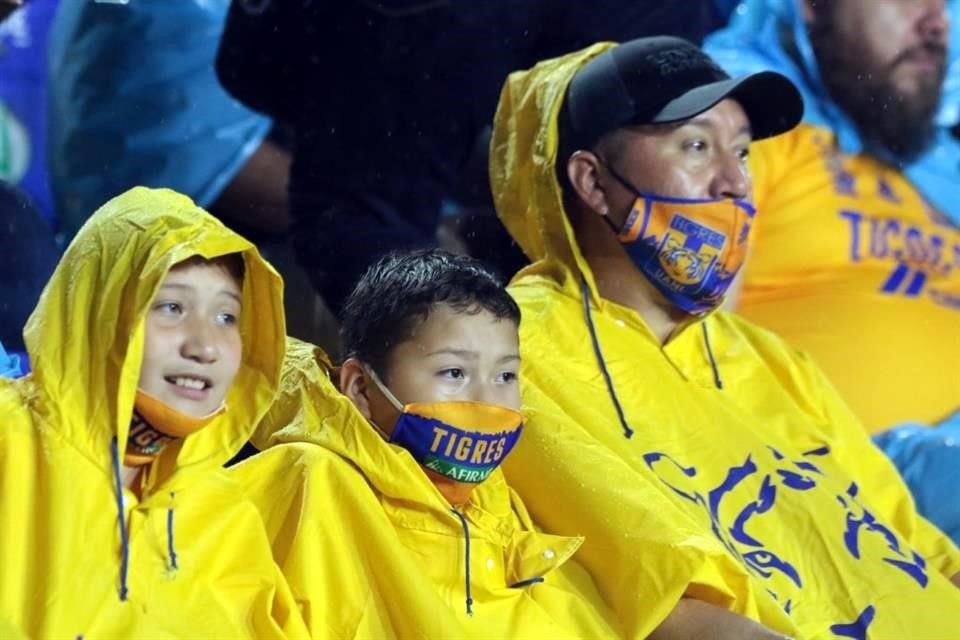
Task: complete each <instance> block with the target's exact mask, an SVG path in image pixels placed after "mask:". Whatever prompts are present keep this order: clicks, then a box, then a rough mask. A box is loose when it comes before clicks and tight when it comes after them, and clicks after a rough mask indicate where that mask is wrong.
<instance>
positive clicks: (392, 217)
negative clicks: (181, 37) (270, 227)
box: [217, 0, 722, 311]
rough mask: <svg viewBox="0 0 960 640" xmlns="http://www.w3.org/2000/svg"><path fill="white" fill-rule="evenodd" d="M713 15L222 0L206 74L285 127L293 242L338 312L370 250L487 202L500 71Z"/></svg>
mask: <svg viewBox="0 0 960 640" xmlns="http://www.w3.org/2000/svg"><path fill="white" fill-rule="evenodd" d="M720 13H722V11H721V10H720V9H718V8H717V5H716V4H715V3H714V2H713V1H710V0H701V1H693V0H691V1H687V2H676V1H671V0H632V1H631V0H592V1H590V2H587V1H586V0H576V1H572V2H571V1H562V0H552V1H551V0H530V1H528V2H518V1H517V0H484V1H483V2H467V1H465V0H448V1H443V0H435V1H430V0H421V1H413V0H392V1H383V2H374V1H363V0H355V1H350V2H321V1H320V0H285V1H282V2H281V1H279V0H276V1H273V2H271V0H234V1H233V4H232V6H231V9H230V13H229V16H228V19H227V26H226V30H225V32H224V35H223V40H222V42H221V46H220V51H219V55H218V59H217V72H218V75H219V77H220V80H221V82H222V83H223V84H224V86H225V87H226V88H227V90H228V91H230V92H231V93H233V94H234V95H235V96H236V97H237V98H238V99H240V100H241V101H243V102H244V103H246V104H247V105H248V106H250V107H251V108H253V109H256V110H258V111H262V112H264V113H266V114H268V115H270V116H272V117H274V118H275V119H276V120H278V121H280V122H282V123H285V124H289V125H292V126H293V128H294V130H295V132H296V140H295V152H294V164H293V169H292V173H291V177H290V195H291V208H292V212H293V215H294V217H295V219H296V226H295V228H294V231H293V235H294V241H295V246H296V247H297V248H298V254H299V256H300V260H301V262H302V263H303V264H304V266H305V267H306V268H307V270H308V272H309V273H310V274H311V277H312V279H313V282H314V285H315V286H316V287H317V288H318V290H319V292H320V293H321V294H322V295H323V296H324V298H325V299H326V301H327V303H328V304H329V305H330V306H331V307H332V308H333V309H334V310H335V311H338V310H339V307H340V304H341V303H342V300H343V298H344V297H345V296H346V294H347V293H348V292H349V291H350V290H351V288H352V287H353V284H354V282H355V281H356V279H357V278H358V277H359V275H360V273H361V272H362V271H363V269H364V268H365V267H366V266H368V265H369V264H370V263H371V262H373V261H374V260H376V258H378V257H379V256H381V255H382V254H383V253H386V252H388V251H391V250H396V249H406V248H412V247H420V246H431V245H434V244H435V243H436V240H435V230H436V227H437V222H438V219H439V217H440V213H441V207H442V205H443V204H444V202H445V201H455V202H457V203H458V204H459V205H466V206H481V207H490V208H492V202H491V199H490V195H489V187H488V185H487V180H486V138H485V134H486V132H488V127H489V124H490V122H491V121H492V119H493V113H494V110H495V108H496V103H497V98H498V96H499V93H500V87H501V85H502V84H503V81H504V80H505V79H506V76H507V74H509V73H510V72H511V71H513V70H516V69H522V68H527V67H530V66H532V65H533V64H535V63H536V62H537V61H538V60H541V59H544V58H548V57H551V56H555V55H558V54H561V53H564V52H567V51H572V50H575V49H578V48H581V47H584V46H586V45H588V44H591V43H593V42H596V41H600V40H615V41H622V40H628V39H632V38H636V37H640V36H644V35H653V34H660V33H671V34H677V35H682V36H685V37H688V38H690V39H692V40H694V41H698V42H699V41H700V40H701V39H702V37H703V36H704V35H705V34H706V33H707V32H708V31H709V30H711V29H712V28H713V27H715V26H718V25H719V24H721V23H722V17H721V16H720V15H719V14H720ZM507 246H509V245H507ZM488 248H489V247H488ZM504 250H508V249H506V248H505V249H504Z"/></svg>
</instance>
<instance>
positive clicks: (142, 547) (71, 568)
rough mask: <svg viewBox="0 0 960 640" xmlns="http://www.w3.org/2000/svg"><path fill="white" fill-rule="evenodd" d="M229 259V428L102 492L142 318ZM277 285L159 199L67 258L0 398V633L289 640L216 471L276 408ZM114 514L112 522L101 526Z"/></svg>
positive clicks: (236, 242)
mask: <svg viewBox="0 0 960 640" xmlns="http://www.w3.org/2000/svg"><path fill="white" fill-rule="evenodd" d="M233 252H243V255H244V258H245V263H246V276H245V278H244V283H243V308H244V312H243V313H242V317H241V324H240V330H241V334H242V336H243V346H244V350H243V364H242V366H241V370H240V372H239V374H238V375H237V378H236V380H235V382H234V384H233V387H232V388H231V390H230V392H229V394H228V396H227V399H226V402H227V406H228V410H227V412H226V413H225V414H223V415H222V416H220V417H219V418H217V419H216V420H214V421H213V422H212V423H211V424H209V425H208V426H207V427H206V428H204V429H203V430H201V431H199V432H198V433H196V434H194V435H191V436H189V437H188V438H186V439H185V440H183V441H180V442H178V443H175V444H171V445H170V446H168V447H167V449H166V450H164V452H163V453H162V454H161V456H160V458H159V459H158V460H157V461H156V462H154V463H153V464H152V465H150V467H149V469H148V471H147V472H146V473H147V475H146V477H145V482H144V485H143V493H142V495H143V498H142V499H138V498H137V497H136V496H135V495H134V494H133V492H131V491H129V490H127V489H122V490H118V486H122V485H119V483H118V477H119V472H118V468H117V467H116V466H115V465H116V464H117V458H116V457H115V453H114V452H115V451H119V452H120V454H121V455H122V453H123V452H124V451H125V449H126V441H127V432H128V427H129V424H130V419H131V414H132V410H133V403H134V395H135V392H136V386H137V381H138V378H139V371H140V363H141V359H142V355H143V343H144V318H145V314H146V311H147V309H148V307H149V305H150V303H151V301H152V299H153V297H154V295H155V292H156V290H157V289H158V287H159V286H160V284H161V283H162V281H163V279H164V278H165V276H166V274H167V271H168V270H169V269H170V267H171V266H172V265H174V264H176V263H178V262H180V261H182V260H184V259H186V258H188V257H190V256H193V255H202V256H205V257H208V258H210V257H215V256H218V255H223V254H227V253H233ZM281 295H282V283H281V281H280V278H279V276H277V274H276V273H275V272H274V271H273V269H272V268H270V267H269V266H268V265H267V264H266V263H265V262H264V261H263V260H262V259H261V258H260V256H259V254H258V253H257V251H256V249H254V248H253V246H252V245H251V244H250V243H249V242H247V241H246V240H244V239H243V238H241V237H240V236H238V235H237V234H235V233H233V232H231V231H230V230H228V229H227V228H225V227H224V226H223V225H222V224H220V223H219V222H217V221H216V220H215V219H214V218H212V217H211V216H210V215H208V214H207V213H205V212H204V211H203V210H201V209H200V208H198V207H196V206H195V205H194V204H193V203H192V202H191V201H190V200H189V199H188V198H186V197H184V196H181V195H179V194H176V193H173V192H171V191H153V190H148V189H144V188H137V189H133V190H131V191H129V192H127V193H125V194H123V195H121V196H119V197H117V198H114V199H113V200H111V201H110V202H108V203H107V204H106V205H104V206H103V207H102V208H101V209H100V210H99V211H98V212H97V213H96V214H94V215H93V216H92V217H91V218H90V220H89V221H88V222H87V224H86V225H85V226H84V228H83V229H82V230H81V231H80V233H79V234H78V235H77V237H76V238H75V240H74V241H73V243H72V244H71V245H70V247H69V248H68V249H67V252H66V254H65V255H64V257H63V259H62V260H61V262H60V265H59V266H58V267H57V270H56V272H55V273H54V275H53V277H52V278H51V279H50V282H49V283H48V284H47V287H46V289H45V290H44V292H43V295H42V297H41V299H40V302H39V304H38V306H37V309H36V311H34V313H33V315H32V316H31V318H30V321H29V322H28V324H27V327H26V330H25V332H24V334H25V337H26V343H27V348H28V350H29V354H30V359H31V364H32V365H33V373H32V374H30V375H29V376H27V377H25V378H21V379H19V380H14V381H8V380H3V381H0V416H3V429H2V430H0V554H2V555H0V567H2V571H0V617H3V618H7V619H9V620H11V621H12V622H13V623H14V624H15V625H17V626H19V627H21V628H22V629H23V630H24V631H25V632H26V633H27V634H28V635H29V636H30V637H34V638H71V639H73V638H81V637H82V638H84V639H85V640H96V639H98V638H103V639H106V638H109V639H113V638H126V637H130V638H133V637H136V638H231V639H232V638H253V637H256V638H272V637H284V636H289V637H302V636H303V635H304V634H305V631H304V628H303V622H302V619H301V618H300V616H299V612H297V611H296V609H295V605H294V604H293V601H292V599H291V597H290V592H289V590H288V588H287V586H286V582H285V581H284V580H283V577H282V576H281V575H280V573H279V570H278V568H277V566H276V564H275V563H274V562H273V560H272V557H271V553H270V547H269V542H268V541H267V538H266V535H265V532H264V527H263V523H262V521H261V520H260V517H259V515H258V513H257V511H256V509H255V508H254V507H253V505H252V504H251V503H250V502H248V501H247V500H246V499H245V498H244V497H243V493H242V490H241V489H240V487H239V485H237V483H236V482H234V481H233V480H231V479H230V478H229V477H228V476H227V474H226V472H225V471H224V470H223V469H221V465H222V464H223V463H224V462H226V461H227V460H228V459H229V458H230V457H231V456H232V455H233V454H235V453H236V452H237V451H238V450H239V449H240V448H241V446H242V445H243V443H244V442H245V441H246V440H247V438H248V437H249V435H250V433H251V432H252V430H253V427H254V425H255V424H256V423H257V421H258V420H259V418H260V417H261V415H262V414H263V413H264V412H265V411H266V409H267V408H268V407H269V404H270V400H271V398H272V396H273V394H274V392H275V390H276V387H277V384H278V379H279V373H280V364H281V359H282V354H283V340H284V321H283V312H282V305H281ZM118 508H122V510H123V514H124V519H123V521H122V524H123V525H124V526H123V527H121V521H120V520H119V518H118Z"/></svg>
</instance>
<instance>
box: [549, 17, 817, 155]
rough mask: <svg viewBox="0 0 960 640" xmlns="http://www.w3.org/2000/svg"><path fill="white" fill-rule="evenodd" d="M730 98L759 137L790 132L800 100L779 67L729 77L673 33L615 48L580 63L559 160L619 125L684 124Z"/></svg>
mask: <svg viewBox="0 0 960 640" xmlns="http://www.w3.org/2000/svg"><path fill="white" fill-rule="evenodd" d="M725 98H733V99H735V100H736V101H737V102H738V103H739V104H740V106H741V107H742V108H743V110H744V112H746V115H747V119H748V120H749V121H750V129H751V131H752V132H753V139H754V140H761V139H763V138H769V137H771V136H775V135H778V134H780V133H784V132H786V131H789V130H790V129H792V128H793V127H795V126H796V125H797V124H798V123H799V122H800V119H801V118H802V117H803V99H802V98H801V97H800V92H799V91H797V88H796V87H795V86H794V85H793V83H792V82H790V80H788V79H787V78H786V76H783V75H782V74H779V73H776V72H774V71H761V72H759V73H754V74H750V75H747V76H743V77H741V78H731V77H730V75H729V74H728V73H727V72H725V71H724V70H723V69H721V68H720V66H719V65H718V64H717V63H716V62H714V61H713V60H712V59H711V58H710V56H708V55H707V54H706V53H704V52H703V51H702V50H701V49H700V48H699V47H697V46H696V45H695V44H693V43H692V42H689V41H687V40H684V39H682V38H675V37H672V36H656V37H652V38H638V39H637V40H631V41H630V42H625V43H623V44H620V45H617V46H616V47H613V48H611V49H608V50H606V51H604V52H603V53H601V54H600V55H599V56H597V57H595V58H593V59H591V60H590V61H589V62H587V64H586V65H584V66H583V67H582V68H580V69H579V70H578V71H577V72H576V74H574V76H573V79H572V80H571V81H570V85H569V86H568V87H567V92H566V95H565V97H564V101H563V105H562V107H561V110H560V123H559V124H560V150H561V158H560V161H561V162H563V161H566V159H567V158H569V157H570V155H571V154H572V153H573V152H575V151H577V150H579V149H589V148H591V147H592V146H593V145H594V144H595V143H596V142H597V140H599V139H600V137H601V136H603V135H604V134H606V133H607V132H610V131H613V130H615V129H619V128H620V127H624V126H629V125H641V124H667V123H671V122H680V121H683V120H687V119H689V118H692V117H694V116H696V115H697V114H700V113H703V112H704V111H707V110H708V109H710V108H711V107H713V106H714V105H716V104H717V103H719V102H720V101H721V100H724V99H725Z"/></svg>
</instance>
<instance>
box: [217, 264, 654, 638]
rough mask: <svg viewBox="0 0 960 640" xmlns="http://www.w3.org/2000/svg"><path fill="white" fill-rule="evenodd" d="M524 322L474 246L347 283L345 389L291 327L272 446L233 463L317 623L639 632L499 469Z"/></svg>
mask: <svg viewBox="0 0 960 640" xmlns="http://www.w3.org/2000/svg"><path fill="white" fill-rule="evenodd" d="M518 320H519V312H518V310H517V308H516V305H515V304H514V302H513V300H512V299H511V298H510V296H509V295H507V293H506V290H505V289H504V288H503V286H502V285H501V284H499V283H498V282H497V281H496V280H495V279H494V278H493V277H492V276H491V275H490V274H489V273H487V272H485V271H484V270H483V269H482V268H481V267H479V265H478V264H477V263H476V262H474V261H472V260H471V259H468V258H463V257H455V256H452V255H450V254H446V253H443V252H439V251H431V252H419V253H413V254H407V255H398V256H393V257H388V258H385V259H384V260H382V261H381V262H380V263H379V264H377V265H375V266H374V267H371V269H370V270H369V271H368V272H367V273H366V275H365V276H364V277H363V279H362V280H361V282H360V284H359V285H358V286H357V288H356V290H355V291H354V293H353V295H352V296H351V297H350V298H349V301H348V302H347V304H346V310H345V317H344V320H343V336H344V342H345V347H346V350H347V353H348V354H350V357H349V358H348V359H347V360H346V362H345V363H344V364H343V366H342V369H341V371H340V374H339V382H340V386H341V388H342V390H343V393H344V394H345V395H341V394H340V393H338V391H337V388H336V387H335V385H334V383H333V382H332V381H331V380H330V378H329V371H330V368H329V365H328V364H327V363H326V361H325V357H324V356H323V355H322V354H321V353H320V352H319V349H316V348H315V347H312V346H311V345H306V344H304V343H297V342H291V344H290V346H289V347H288V351H287V360H286V365H285V373H284V378H283V390H282V392H281V394H280V395H279V397H278V399H277V402H276V404H275V405H274V407H273V408H272V409H271V411H270V413H269V414H268V415H267V417H266V419H265V420H264V423H263V424H262V425H261V429H259V430H258V433H259V434H260V438H259V439H258V442H257V443H258V445H259V446H261V447H264V446H269V448H268V449H266V450H265V451H263V452H262V453H260V454H258V455H256V456H254V457H252V458H250V459H249V460H246V461H244V462H243V463H241V464H239V465H237V466H236V467H234V468H233V472H234V474H235V477H236V478H238V479H240V480H241V481H242V482H243V484H244V485H246V486H247V487H248V490H249V493H250V494H251V495H252V496H253V497H254V499H255V500H256V502H257V503H258V505H259V506H260V509H261V511H262V512H263V516H264V519H265V522H266V523H267V528H268V531H269V534H270V536H271V538H272V539H273V543H274V552H275V554H276V558H277V561H278V562H279V564H280V565H281V567H282V569H283V571H284V573H285V574H286V576H287V578H288V580H289V581H290V585H291V588H292V590H293V591H294V594H295V596H296V598H297V600H298V602H299V605H300V607H301V609H302V610H303V611H304V614H305V617H306V620H307V623H308V624H309V626H310V630H311V632H312V635H313V637H314V638H318V639H319V638H324V639H326V638H390V637H401V638H574V637H579V638H605V637H606V638H612V637H643V635H645V634H642V633H636V632H634V631H633V630H630V629H621V628H619V627H618V626H617V624H616V623H615V622H614V621H612V619H611V617H610V613H609V610H608V608H607V607H606V606H605V605H604V603H603V601H602V600H601V598H600V596H599V594H598V593H597V591H596V588H595V587H594V586H593V583H592V582H591V580H590V578H589V577H588V576H587V575H586V573H585V572H584V570H583V569H582V568H581V567H580V566H579V565H578V563H577V561H576V559H575V553H576V551H577V549H578V548H579V547H580V545H581V544H582V539H581V538H579V537H568V536H565V535H564V536H560V535H546V534H543V533H540V532H539V531H538V530H537V529H536V528H535V527H534V526H533V524H532V523H531V521H530V518H529V516H528V515H527V512H526V510H525V509H524V507H523V504H522V503H521V502H520V501H519V500H518V499H517V497H516V495H515V494H514V493H513V492H512V491H511V489H510V488H509V487H508V486H507V484H506V483H505V482H504V479H503V475H502V473H501V472H500V471H499V470H498V468H497V467H498V465H499V464H500V462H502V460H504V459H505V458H507V457H508V456H509V454H510V451H511V449H512V447H513V446H514V444H515V443H516V442H517V440H518V438H519V439H521V440H522V437H521V431H522V418H521V416H520V414H519V413H518V412H517V408H518V407H519V401H520V398H519V389H518V384H517V369H518V367H519V361H518V357H519V356H518V349H517V321H518ZM570 531H576V528H575V527H574V528H571V529H570Z"/></svg>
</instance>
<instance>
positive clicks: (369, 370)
mask: <svg viewBox="0 0 960 640" xmlns="http://www.w3.org/2000/svg"><path fill="white" fill-rule="evenodd" d="M363 370H364V372H366V374H367V375H368V376H369V377H370V380H372V381H373V384H375V385H376V386H377V388H378V389H379V390H380V393H382V394H383V395H384V397H385V398H386V399H387V401H388V402H389V403H390V405H391V406H392V407H393V408H394V409H396V410H397V411H399V412H400V413H403V410H404V406H403V404H402V403H401V402H400V401H399V400H397V396H395V395H393V392H391V391H390V389H388V388H387V385H385V384H383V381H382V380H381V379H380V376H378V375H377V372H376V371H374V370H373V367H371V366H369V365H366V364H364V365H363ZM367 422H369V423H370V426H372V427H373V428H374V430H375V431H376V432H377V433H379V434H380V437H382V438H383V439H384V440H386V441H387V442H391V441H392V440H391V438H390V436H389V435H387V433H386V432H385V431H384V430H383V429H381V428H380V427H379V426H378V425H377V423H376V422H374V421H373V420H368V421H367Z"/></svg>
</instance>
